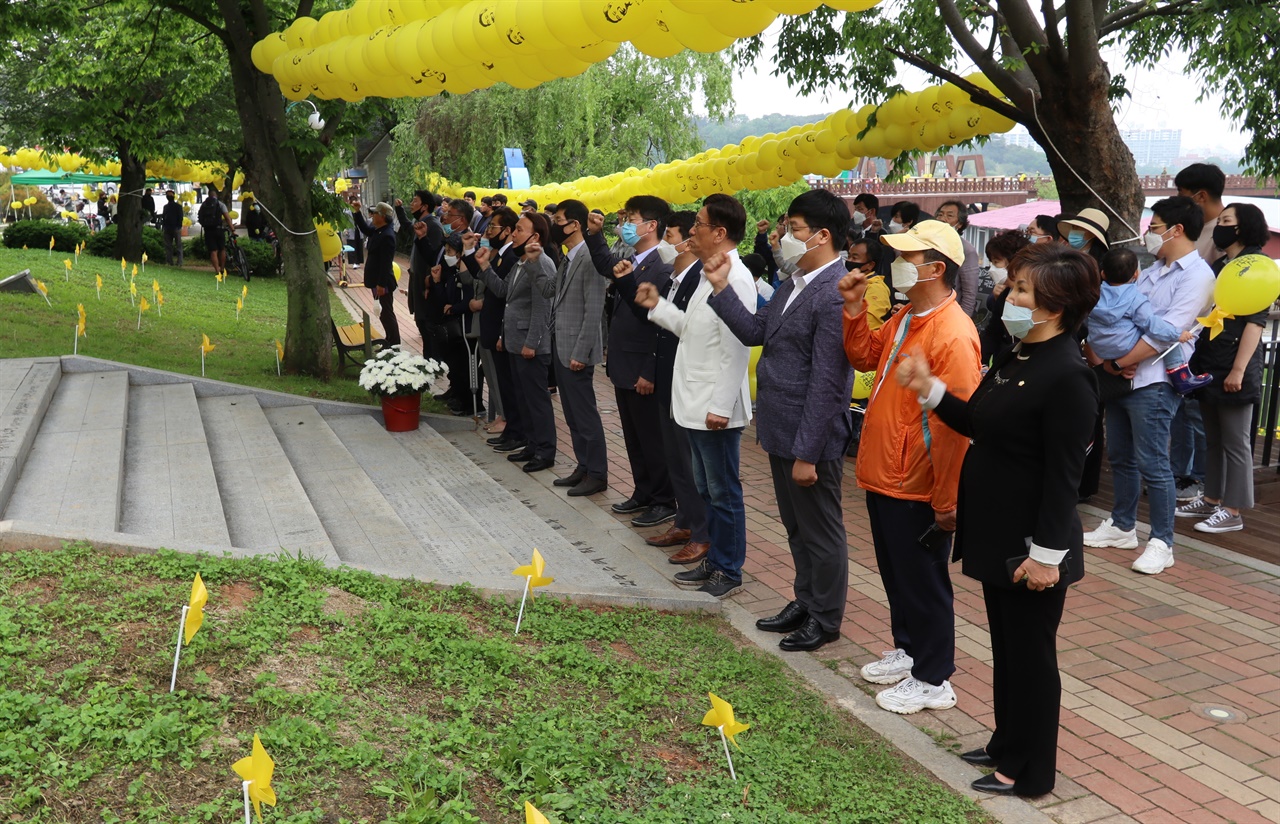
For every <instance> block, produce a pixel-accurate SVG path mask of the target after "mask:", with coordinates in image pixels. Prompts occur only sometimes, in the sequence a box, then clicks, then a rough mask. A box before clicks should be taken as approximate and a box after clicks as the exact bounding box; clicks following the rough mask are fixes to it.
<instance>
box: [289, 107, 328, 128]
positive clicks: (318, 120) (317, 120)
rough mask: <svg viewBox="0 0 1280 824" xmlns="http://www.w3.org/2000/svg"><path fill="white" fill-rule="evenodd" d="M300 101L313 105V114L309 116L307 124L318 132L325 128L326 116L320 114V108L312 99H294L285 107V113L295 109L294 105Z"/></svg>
mask: <svg viewBox="0 0 1280 824" xmlns="http://www.w3.org/2000/svg"><path fill="white" fill-rule="evenodd" d="M299 103H306V104H307V105H308V106H310V107H311V115H310V116H309V117H307V125H308V126H310V127H311V128H312V129H313V130H315V131H317V132H318V131H320V130H321V129H323V128H324V118H322V117H321V116H320V110H319V109H317V108H316V104H314V103H312V102H311V101H310V100H297V101H294V102H293V103H290V104H289V105H288V106H286V107H285V110H284V113H285V114H288V113H289V112H291V111H293V107H294V106H297V105H298V104H299Z"/></svg>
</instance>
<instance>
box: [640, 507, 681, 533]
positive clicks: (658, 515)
mask: <svg viewBox="0 0 1280 824" xmlns="http://www.w3.org/2000/svg"><path fill="white" fill-rule="evenodd" d="M675 519H676V508H675V507H674V506H667V505H666V504H654V505H653V506H651V507H649V508H648V509H646V510H645V511H644V512H641V513H640V514H639V515H637V516H636V517H634V518H632V519H631V525H632V526H638V527H640V528H642V529H645V528H648V527H651V526H658V525H659V524H665V523H666V522H667V521H674V520H675Z"/></svg>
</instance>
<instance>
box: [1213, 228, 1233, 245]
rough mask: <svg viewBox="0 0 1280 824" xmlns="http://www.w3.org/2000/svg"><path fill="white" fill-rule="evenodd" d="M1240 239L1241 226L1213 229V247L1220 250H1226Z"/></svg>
mask: <svg viewBox="0 0 1280 824" xmlns="http://www.w3.org/2000/svg"><path fill="white" fill-rule="evenodd" d="M1239 238H1240V227H1239V226H1222V225H1218V226H1214V227H1213V245H1214V246H1217V247H1218V248H1219V249H1226V248H1227V247H1228V246H1231V245H1232V244H1234V243H1235V242H1236V241H1237V240H1239Z"/></svg>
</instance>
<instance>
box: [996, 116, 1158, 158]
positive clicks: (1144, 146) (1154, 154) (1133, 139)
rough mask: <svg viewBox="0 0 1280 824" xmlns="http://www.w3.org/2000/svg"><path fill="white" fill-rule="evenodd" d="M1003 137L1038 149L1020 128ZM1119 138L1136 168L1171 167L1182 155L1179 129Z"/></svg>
mask: <svg viewBox="0 0 1280 824" xmlns="http://www.w3.org/2000/svg"><path fill="white" fill-rule="evenodd" d="M1003 137H1004V142H1005V144H1006V145H1008V146H1021V147H1022V148H1024V149H1035V148H1038V147H1037V145H1036V142H1035V141H1034V140H1032V139H1031V135H1030V134H1029V133H1028V132H1027V130H1026V128H1024V127H1022V126H1017V127H1015V128H1014V129H1013V130H1012V131H1009V132H1006V133H1005V134H1004V135H1003ZM1120 138H1121V139H1122V140H1123V141H1124V142H1125V145H1126V146H1128V147H1129V151H1131V152H1133V161H1134V163H1135V164H1136V165H1138V166H1162V167H1171V166H1173V165H1175V164H1174V161H1176V160H1177V159H1178V157H1179V156H1180V155H1181V154H1182V130H1181V129H1121V130H1120Z"/></svg>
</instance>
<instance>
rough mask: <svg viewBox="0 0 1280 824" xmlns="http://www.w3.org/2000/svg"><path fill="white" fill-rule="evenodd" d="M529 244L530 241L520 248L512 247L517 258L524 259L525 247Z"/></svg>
mask: <svg viewBox="0 0 1280 824" xmlns="http://www.w3.org/2000/svg"><path fill="white" fill-rule="evenodd" d="M528 243H529V242H528V241H525V242H524V243H521V244H520V245H519V246H512V247H511V251H512V252H513V253H515V256H516V257H524V247H525V246H527V245H528Z"/></svg>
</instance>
